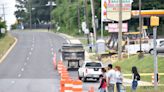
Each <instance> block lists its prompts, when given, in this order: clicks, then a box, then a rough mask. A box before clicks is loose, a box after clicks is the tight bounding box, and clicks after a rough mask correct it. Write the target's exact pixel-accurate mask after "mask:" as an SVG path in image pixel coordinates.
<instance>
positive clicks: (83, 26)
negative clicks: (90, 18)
mask: <svg viewBox="0 0 164 92" xmlns="http://www.w3.org/2000/svg"><path fill="white" fill-rule="evenodd" d="M86 27H87V25H86V22H82V31H83V32H84V31H85V29H86Z"/></svg>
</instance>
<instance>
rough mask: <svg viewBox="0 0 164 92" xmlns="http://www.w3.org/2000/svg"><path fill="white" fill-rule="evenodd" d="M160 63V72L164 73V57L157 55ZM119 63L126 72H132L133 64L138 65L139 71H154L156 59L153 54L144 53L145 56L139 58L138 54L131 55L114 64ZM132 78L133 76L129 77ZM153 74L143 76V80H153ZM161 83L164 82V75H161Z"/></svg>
mask: <svg viewBox="0 0 164 92" xmlns="http://www.w3.org/2000/svg"><path fill="white" fill-rule="evenodd" d="M157 61H158V62H157V63H158V72H159V73H164V68H163V67H164V58H163V57H157ZM116 65H119V66H121V69H122V71H123V72H124V74H131V73H132V72H131V69H132V67H133V66H136V67H137V69H138V72H139V73H153V72H154V61H153V56H151V55H144V58H143V59H141V60H138V55H135V56H131V57H130V58H129V59H124V60H122V61H118V62H116V63H114V66H116ZM127 78H131V77H127ZM151 78H152V76H145V77H143V76H141V80H142V81H147V82H151V81H152V80H151ZM160 84H164V76H160Z"/></svg>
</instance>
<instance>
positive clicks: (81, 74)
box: [79, 63, 85, 77]
mask: <svg viewBox="0 0 164 92" xmlns="http://www.w3.org/2000/svg"><path fill="white" fill-rule="evenodd" d="M84 65H85V63H83V64H82V65H81V67H80V68H79V75H80V77H81V76H83V69H84Z"/></svg>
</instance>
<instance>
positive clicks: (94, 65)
mask: <svg viewBox="0 0 164 92" xmlns="http://www.w3.org/2000/svg"><path fill="white" fill-rule="evenodd" d="M86 67H102V66H101V63H96V62H92V63H87V64H86Z"/></svg>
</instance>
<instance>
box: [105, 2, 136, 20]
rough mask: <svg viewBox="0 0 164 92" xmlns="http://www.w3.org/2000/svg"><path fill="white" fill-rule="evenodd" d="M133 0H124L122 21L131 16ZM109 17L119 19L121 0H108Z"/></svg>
mask: <svg viewBox="0 0 164 92" xmlns="http://www.w3.org/2000/svg"><path fill="white" fill-rule="evenodd" d="M132 2H133V0H122V6H123V7H122V21H124V20H128V19H130V18H131V5H132ZM107 19H110V20H114V21H119V0H107Z"/></svg>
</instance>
